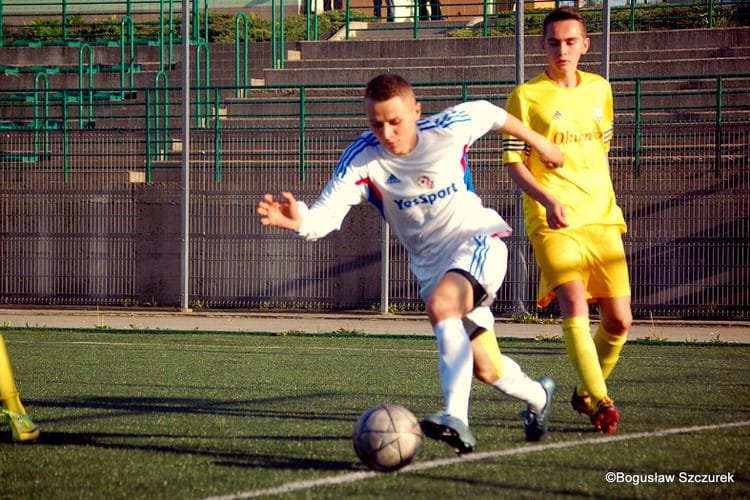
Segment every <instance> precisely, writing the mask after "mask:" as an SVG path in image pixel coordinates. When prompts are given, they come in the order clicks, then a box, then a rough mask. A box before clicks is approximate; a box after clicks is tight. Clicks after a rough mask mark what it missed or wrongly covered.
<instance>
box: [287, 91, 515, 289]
mask: <svg viewBox="0 0 750 500" xmlns="http://www.w3.org/2000/svg"><path fill="white" fill-rule="evenodd" d="M506 116H507V115H506V113H505V110H503V109H502V108H499V107H497V106H495V105H493V104H491V103H489V102H487V101H472V102H466V103H462V104H459V105H456V106H453V107H450V108H448V109H446V110H444V111H442V112H440V113H438V114H436V115H434V116H432V117H430V118H427V119H421V120H419V122H418V124H417V135H418V140H417V145H416V147H415V148H414V150H413V151H411V152H410V153H409V154H406V155H393V154H391V153H390V152H388V151H387V150H386V149H385V148H383V147H382V146H381V145H380V143H379V142H378V140H377V139H376V137H375V136H374V135H373V134H372V132H370V131H366V132H363V133H362V134H361V135H360V136H359V138H358V139H357V140H355V141H354V142H353V143H352V144H351V145H350V146H349V147H348V148H347V149H346V150H344V152H343V154H342V155H341V157H340V159H339V162H338V165H337V166H336V170H335V172H334V174H333V177H332V178H331V180H330V181H329V182H328V184H327V185H326V186H325V188H324V189H323V191H322V192H321V194H320V196H319V197H318V199H317V200H316V201H315V203H314V204H313V205H312V206H311V207H309V208H308V207H307V206H306V205H305V204H304V203H300V214H301V215H302V225H301V226H300V228H299V230H298V234H299V235H300V236H302V237H304V238H306V239H308V240H315V239H318V238H321V237H323V236H325V235H327V234H328V233H330V232H331V231H334V230H338V229H339V228H340V227H341V223H342V221H343V219H344V217H345V216H346V214H347V213H348V212H349V209H350V208H351V207H352V206H354V205H357V204H360V203H363V202H365V201H369V202H371V203H372V204H373V205H375V206H376V207H377V208H378V209H379V210H380V213H381V214H382V215H383V217H384V218H385V220H386V221H387V222H388V223H389V224H390V226H391V230H392V231H393V233H394V235H395V236H396V237H397V238H398V240H399V241H400V242H401V244H402V245H403V246H404V248H406V250H407V252H408V253H409V255H410V257H411V262H410V266H411V270H412V272H413V273H414V274H415V276H416V277H417V279H418V280H420V282H424V280H431V279H433V278H434V273H436V272H442V271H441V270H443V268H444V266H445V264H446V262H447V261H449V260H450V259H451V258H452V256H453V254H454V253H455V252H456V250H457V249H458V248H459V247H461V245H462V244H463V243H464V242H465V241H466V240H467V239H469V238H471V237H473V236H488V235H498V236H507V235H509V234H510V233H511V232H512V230H511V228H510V226H509V225H508V224H507V223H506V222H505V220H503V218H502V217H500V215H499V214H498V213H497V212H496V211H495V210H492V209H489V208H486V207H484V206H483V205H482V201H481V199H480V198H479V196H477V195H476V193H474V191H473V187H472V185H471V177H470V175H469V170H468V164H467V152H468V149H469V147H470V146H471V145H472V144H473V143H474V142H475V141H476V140H477V139H478V138H479V137H481V136H483V135H484V134H486V133H487V132H488V131H490V130H498V129H499V128H500V127H502V125H503V124H504V123H505V118H506Z"/></svg>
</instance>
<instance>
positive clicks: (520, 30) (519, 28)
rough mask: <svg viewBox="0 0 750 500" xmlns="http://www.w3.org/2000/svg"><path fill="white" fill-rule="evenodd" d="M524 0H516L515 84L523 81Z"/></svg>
mask: <svg viewBox="0 0 750 500" xmlns="http://www.w3.org/2000/svg"><path fill="white" fill-rule="evenodd" d="M523 1H524V0H516V85H520V84H522V83H523V81H524V73H523V67H524V64H525V60H524V56H523V51H524V43H523V37H524V18H525V13H524V5H523Z"/></svg>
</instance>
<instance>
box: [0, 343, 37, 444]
mask: <svg viewBox="0 0 750 500" xmlns="http://www.w3.org/2000/svg"><path fill="white" fill-rule="evenodd" d="M0 402H1V403H2V413H3V415H4V416H5V418H6V420H7V422H8V425H10V428H11V431H12V434H13V440H14V441H33V440H35V439H36V438H38V437H39V427H37V426H36V424H34V422H33V421H32V420H31V418H30V417H29V416H28V414H26V409H25V408H24V407H23V404H22V403H21V398H20V396H19V394H18V389H17V388H16V382H15V379H14V378H13V370H12V369H11V367H10V356H8V350H7V348H6V346H5V338H4V337H3V336H2V335H0Z"/></svg>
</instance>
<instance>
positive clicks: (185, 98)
mask: <svg viewBox="0 0 750 500" xmlns="http://www.w3.org/2000/svg"><path fill="white" fill-rule="evenodd" d="M189 13H190V0H182V163H181V168H182V246H181V248H180V288H181V298H180V310H181V311H182V312H190V311H191V309H190V36H189V33H190V15H189Z"/></svg>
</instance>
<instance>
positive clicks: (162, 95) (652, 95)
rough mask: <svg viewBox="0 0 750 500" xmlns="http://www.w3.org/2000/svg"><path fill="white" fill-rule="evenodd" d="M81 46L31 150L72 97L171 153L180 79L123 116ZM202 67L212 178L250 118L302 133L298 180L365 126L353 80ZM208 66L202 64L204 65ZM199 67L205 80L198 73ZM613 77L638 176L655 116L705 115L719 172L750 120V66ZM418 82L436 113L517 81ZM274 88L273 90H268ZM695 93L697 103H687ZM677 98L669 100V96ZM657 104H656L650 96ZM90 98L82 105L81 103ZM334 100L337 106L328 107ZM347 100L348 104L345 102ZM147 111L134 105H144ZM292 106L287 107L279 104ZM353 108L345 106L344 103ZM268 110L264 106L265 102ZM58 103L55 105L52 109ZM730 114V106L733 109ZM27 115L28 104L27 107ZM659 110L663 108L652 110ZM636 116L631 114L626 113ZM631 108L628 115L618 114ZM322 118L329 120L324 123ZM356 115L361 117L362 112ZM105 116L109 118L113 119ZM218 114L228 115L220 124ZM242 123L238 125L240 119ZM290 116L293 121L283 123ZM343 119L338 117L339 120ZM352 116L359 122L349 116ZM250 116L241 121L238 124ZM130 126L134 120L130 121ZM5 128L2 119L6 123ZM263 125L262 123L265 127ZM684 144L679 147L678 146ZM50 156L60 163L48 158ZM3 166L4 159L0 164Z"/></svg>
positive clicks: (100, 124) (39, 147) (199, 108)
mask: <svg viewBox="0 0 750 500" xmlns="http://www.w3.org/2000/svg"><path fill="white" fill-rule="evenodd" d="M204 50H206V51H207V45H205V43H203V44H199V45H197V46H196V51H197V54H201V53H203V51H204ZM84 54H90V52H89V49H85V48H81V50H80V63H79V64H80V68H81V69H80V73H79V87H78V88H77V89H76V91H75V93H74V94H70V93H65V92H66V89H55V88H49V80H48V77H47V75H46V74H45V73H43V72H40V73H38V74H37V75H36V76H35V79H34V92H33V94H32V95H31V96H29V98H28V99H27V100H26V101H24V102H30V103H31V106H32V107H33V112H32V116H33V124H32V126H31V127H30V128H32V129H33V130H34V131H35V135H34V140H33V144H29V146H30V147H29V148H28V149H29V152H30V153H31V152H33V157H34V158H37V159H39V158H41V157H44V155H45V154H46V155H48V154H49V143H50V142H49V141H50V139H49V137H50V133H51V132H55V133H56V134H62V135H63V137H62V139H61V140H67V139H68V138H67V137H65V135H66V134H67V133H69V131H68V128H67V126H66V128H65V129H63V130H62V131H57V130H55V128H56V127H55V126H53V125H51V123H53V122H55V121H56V120H61V121H62V122H63V123H66V124H67V121H68V119H69V117H70V116H71V115H70V110H69V109H68V105H69V102H76V103H77V105H76V108H75V109H77V116H73V118H74V119H76V120H77V122H78V128H79V129H85V128H86V127H85V125H86V123H93V122H96V130H98V131H106V130H117V129H118V128H119V127H120V125H118V122H119V121H126V120H128V121H130V122H132V121H133V119H134V118H137V116H139V115H140V116H141V117H142V120H143V123H142V125H141V126H140V127H135V129H138V128H140V129H141V130H144V131H145V135H146V137H145V140H146V143H147V145H148V146H147V151H148V154H147V155H146V160H147V165H148V166H149V168H150V167H151V165H152V162H153V161H154V160H156V161H166V160H167V157H168V152H169V147H170V144H169V137H170V135H177V130H179V129H178V128H175V124H179V121H180V120H179V116H178V115H177V113H176V111H175V110H174V109H173V107H172V106H171V105H170V101H169V95H170V93H172V94H176V93H178V92H179V88H178V87H176V86H170V85H169V82H168V75H167V73H166V72H165V71H158V72H157V73H156V74H155V76H154V84H153V87H149V88H135V89H134V93H135V94H136V95H144V96H145V98H143V99H140V100H139V99H134V100H131V101H130V102H122V104H121V108H122V110H121V111H120V113H121V114H120V115H119V116H118V115H116V114H115V113H112V112H111V110H108V109H107V108H101V107H97V104H96V99H95V98H94V96H95V95H101V94H115V93H116V92H113V90H115V89H97V88H94V87H92V86H91V85H90V84H89V85H88V86H85V85H84V82H83V80H82V78H83V77H84V76H89V77H90V75H91V67H92V66H91V64H92V58H91V56H89V58H88V60H87V61H88V63H87V64H84V60H85V56H84ZM205 54H206V60H205V63H206V64H205V67H204V64H203V59H202V58H201V57H200V56H198V57H196V60H197V61H198V65H197V68H196V83H195V92H193V93H192V95H193V99H194V102H193V103H191V105H192V106H193V109H194V113H193V117H194V126H195V127H197V128H204V129H207V130H209V129H210V130H211V131H212V132H213V134H214V135H215V137H214V139H215V144H216V146H217V147H215V148H213V151H211V152H210V155H211V158H212V163H213V165H214V167H215V168H216V178H217V179H221V169H222V168H225V167H224V162H225V160H224V151H223V150H222V149H221V147H219V146H220V145H221V144H222V143H223V137H222V136H223V135H225V134H230V135H231V134H234V133H236V132H237V130H242V127H247V129H248V130H252V131H253V133H256V134H257V133H261V134H262V133H266V132H267V133H270V134H275V133H276V132H274V131H275V130H278V129H279V128H280V127H281V128H283V127H287V128H290V129H291V130H292V131H293V132H294V133H296V134H297V137H296V139H295V140H296V141H297V142H298V143H299V145H300V146H299V151H298V152H297V168H298V169H299V176H300V179H301V180H304V179H305V175H306V168H307V165H306V163H307V161H308V156H309V155H308V151H307V149H306V147H307V144H308V136H309V134H310V133H311V132H318V131H319V130H321V127H323V129H324V130H326V131H330V133H332V134H336V135H340V134H341V132H342V131H346V130H350V129H352V128H356V129H358V128H361V123H362V122H361V109H360V107H361V106H360V102H359V101H360V99H361V98H360V96H359V94H358V90H359V87H357V86H353V85H307V86H260V87H253V88H254V90H255V91H257V92H258V96H257V97H249V96H243V97H240V98H238V97H236V96H237V88H236V87H234V86H217V85H211V84H210V81H209V74H208V52H205ZM201 68H204V69H201ZM201 74H203V75H204V77H205V79H203V81H201ZM665 81H677V82H685V84H686V85H684V86H689V85H687V83H695V82H701V84H702V86H703V87H704V88H696V89H694V90H685V91H682V94H681V97H680V99H682V100H683V101H685V102H684V103H681V104H679V105H672V104H660V102H661V101H664V100H665V99H674V98H675V96H674V94H675V92H674V91H673V90H658V89H657V90H650V91H649V90H648V89H647V85H650V84H658V83H660V82H665ZM612 83H613V85H615V86H617V87H618V88H619V90H618V91H617V92H616V94H615V102H616V103H623V104H618V107H617V108H616V110H615V112H616V114H617V116H618V117H620V118H618V119H617V120H618V126H617V130H618V131H619V132H624V131H626V130H628V129H630V130H631V135H632V138H633V143H632V147H631V149H630V150H629V151H628V152H627V154H628V156H629V157H630V158H631V161H632V170H633V175H634V177H638V176H639V175H640V171H641V168H642V161H643V154H644V151H645V150H646V149H647V146H644V144H643V137H644V127H650V128H653V127H654V126H656V125H660V126H663V127H666V128H667V129H670V128H671V129H675V128H679V127H680V126H683V125H684V123H693V124H700V126H701V128H702V129H705V130H711V131H712V133H713V136H714V138H715V140H714V144H712V145H711V146H710V148H711V149H712V151H713V153H712V154H713V159H714V161H713V164H714V174H715V176H717V177H719V176H721V175H722V162H721V155H722V148H723V147H724V144H722V137H723V136H724V133H723V132H724V129H725V127H726V126H727V125H730V126H734V125H736V123H737V122H738V120H739V121H740V122H741V123H746V124H750V73H740V74H731V75H722V74H709V75H698V74H695V75H677V76H668V77H616V78H612ZM414 85H415V87H417V88H418V89H419V88H421V87H433V88H435V87H441V88H443V89H444V90H443V91H441V97H440V98H434V97H428V98H426V99H424V100H423V107H424V109H425V113H430V112H433V111H436V110H438V109H439V108H441V107H443V106H446V105H448V104H451V103H452V102H456V101H466V100H468V99H475V98H487V99H490V100H502V99H504V98H505V94H504V93H503V92H502V91H501V90H500V89H510V88H512V86H513V82H512V81H509V80H498V81H487V82H430V83H426V82H421V83H420V82H415V83H414ZM334 89H340V90H341V92H342V93H344V94H346V92H347V91H349V92H350V93H353V95H352V97H351V98H349V99H348V100H347V99H346V98H343V97H330V96H323V97H321V95H320V94H321V91H328V92H326V93H330V91H331V90H334ZM16 96H19V97H22V96H23V94H22V93H20V92H17V91H15V90H14V89H9V90H6V91H0V102H4V103H6V104H9V103H12V102H16V103H17V102H18V101H19V99H17V98H16ZM269 96H276V97H269ZM690 98H694V99H695V100H696V101H697V104H691V103H690V102H688V101H689V100H690ZM670 102H671V101H670ZM654 103H655V104H654ZM84 105H85V106H84ZM238 106H239V107H240V108H242V109H250V110H252V109H257V110H258V111H256V112H249V111H237V112H233V111H232V110H233V108H235V107H238ZM333 106H336V109H335V110H330V111H329V109H330V108H331V107H333ZM339 108H340V109H345V110H344V111H339ZM139 109H140V110H141V111H138V110H139ZM282 109H288V111H286V112H284V111H281V110H282ZM347 109H348V110H349V111H346V110H347ZM264 110H267V111H264ZM99 111H107V113H106V116H98V115H97V113H98V112H99ZM53 112H54V113H53ZM728 113H729V115H727V114H728ZM21 114H22V113H21ZM654 115H659V116H660V117H658V118H654ZM681 115H686V116H690V117H692V118H688V119H687V120H685V119H683V118H676V119H674V118H670V116H681ZM630 116H632V118H627V117H630ZM622 117H626V118H622ZM5 119H6V120H8V121H14V122H15V123H17V128H18V130H24V129H25V128H26V126H25V125H24V124H23V122H22V119H23V117H22V116H18V117H9V116H6V117H5ZM321 120H323V121H325V122H326V124H325V125H320V122H321ZM358 120H360V121H358ZM108 122H109V125H108ZM222 122H225V123H228V124H230V125H229V126H226V125H222ZM235 122H236V123H239V124H240V125H236V124H234V123H235ZM262 122H270V123H269V125H266V126H263V125H259V123H262ZM284 123H287V125H284ZM336 123H338V124H336ZM352 123H354V124H356V125H355V126H354V125H351V124H352ZM242 124H244V125H242ZM128 127H129V128H133V127H132V126H128ZM8 128H9V127H6V130H8ZM264 131H265V132H264ZM680 153H681V152H680V151H676V152H674V154H675V155H679V154H680ZM50 164H54V162H51V163H50ZM5 167H6V166H4V165H2V164H0V168H5Z"/></svg>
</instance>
